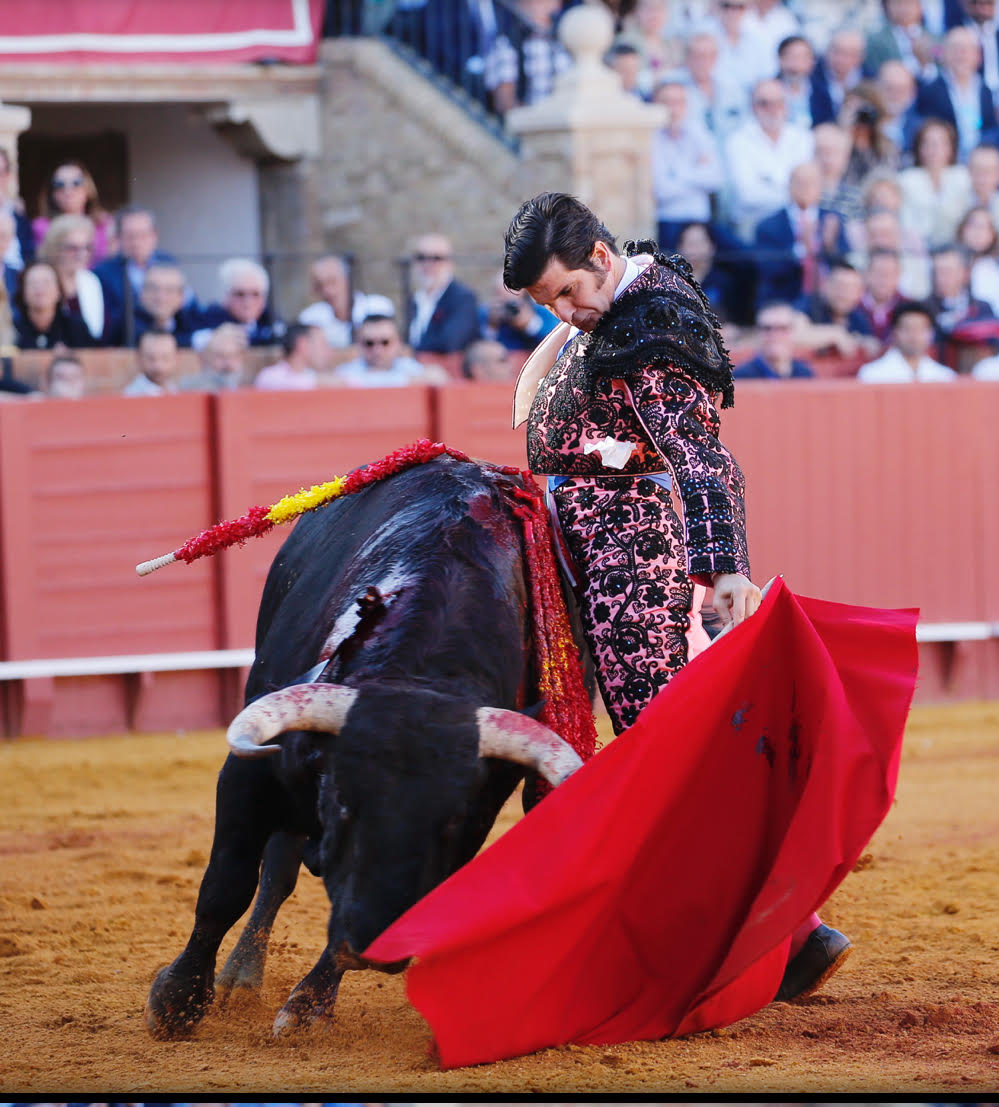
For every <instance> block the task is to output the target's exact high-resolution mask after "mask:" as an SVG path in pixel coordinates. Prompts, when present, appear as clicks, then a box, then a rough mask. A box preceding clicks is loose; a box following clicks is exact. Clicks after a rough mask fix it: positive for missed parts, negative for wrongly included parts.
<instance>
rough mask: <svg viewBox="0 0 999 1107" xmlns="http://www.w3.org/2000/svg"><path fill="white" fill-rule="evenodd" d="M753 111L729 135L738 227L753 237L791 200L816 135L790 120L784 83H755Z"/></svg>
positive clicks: (745, 237) (727, 154) (745, 235)
mask: <svg viewBox="0 0 999 1107" xmlns="http://www.w3.org/2000/svg"><path fill="white" fill-rule="evenodd" d="M752 108H753V117H752V118H751V119H748V120H747V121H746V122H745V123H743V124H742V125H741V126H740V127H739V128H738V129H737V130H735V131H733V132H732V134H730V135H729V137H728V138H727V139H726V141H725V161H726V165H727V168H728V177H729V187H730V190H731V215H732V218H733V220H734V222H735V225H736V233H737V234H738V235H739V237H741V238H742V239H743V240H747V241H748V240H752V238H753V236H754V235H755V233H756V224H757V223H759V221H760V220H761V219H763V218H765V217H766V216H768V215H770V214H772V213H773V212H774V211H776V210H777V209H779V208H781V207H783V206H784V205H785V204H786V203H787V202H788V181H789V180H790V177H791V170H792V169H793V168H794V167H795V166H796V165H800V164H801V163H802V162H803V161H809V160H810V159H811V156H812V149H813V143H812V135H811V132H810V131H806V130H805V129H804V128H803V127H798V126H796V125H795V124H793V123H788V122H787V104H786V102H785V99H784V88H783V85H781V83H780V82H779V81H776V80H773V79H770V80H766V81H760V82H759V83H758V84H757V85H756V86H755V88H754V89H753V99H752Z"/></svg>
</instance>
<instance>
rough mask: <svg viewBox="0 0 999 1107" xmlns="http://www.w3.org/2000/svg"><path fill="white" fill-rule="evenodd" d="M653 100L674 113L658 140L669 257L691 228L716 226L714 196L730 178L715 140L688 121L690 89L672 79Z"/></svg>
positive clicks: (662, 238)
mask: <svg viewBox="0 0 999 1107" xmlns="http://www.w3.org/2000/svg"><path fill="white" fill-rule="evenodd" d="M652 99H653V101H654V102H655V103H657V104H662V105H663V106H664V107H665V108H666V110H667V112H668V113H669V121H668V122H667V124H666V126H665V127H663V128H662V129H661V130H658V131H656V133H655V134H654V135H653V136H652V190H653V193H654V195H655V200H656V219H657V220H658V223H659V245H660V246H661V247H662V248H663V249H664V250H666V251H667V253H668V252H670V251H672V250H673V249H675V248H676V240H677V238H678V237H679V235H680V231H681V229H682V228H683V227H684V226H685V225H686V224H687V223H707V222H710V220H711V194H712V193H713V192H717V191H718V190H719V189H720V188H721V187H722V185H723V184H724V181H725V177H724V174H723V172H722V165H721V158H720V157H719V156H718V146H717V142H716V140H715V138H714V136H713V135H711V134H710V133H709V132H708V131H707V130H705V129H704V128H703V127H702V126H701V125H700V124H699V123H694V122H691V120H690V119H689V118H688V111H687V108H688V102H687V86H686V85H685V84H684V83H683V82H682V81H681V80H680V79H678V78H677V79H672V78H671V79H667V80H665V81H662V82H661V83H660V84H659V85H657V86H656V89H655V91H654V92H653V94H652Z"/></svg>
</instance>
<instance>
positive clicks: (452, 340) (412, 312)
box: [409, 234, 480, 354]
mask: <svg viewBox="0 0 999 1107" xmlns="http://www.w3.org/2000/svg"><path fill="white" fill-rule="evenodd" d="M412 259H413V268H412V275H413V286H414V291H413V295H412V296H411V297H410V300H409V344H410V345H411V346H412V347H413V349H414V350H420V351H424V350H425V351H430V352H431V353H435V354H453V353H457V352H458V351H460V350H464V348H465V347H466V346H467V345H468V344H469V343H470V342H474V341H475V340H476V339H477V338H479V337H480V334H479V301H478V297H477V296H476V295H475V293H474V292H473V291H472V289H470V288H468V287H466V286H465V285H463V284H461V283H460V282H459V281H457V280H455V277H454V253H453V251H452V249H451V242H450V240H449V239H448V238H447V237H446V236H445V235H442V234H425V235H422V236H421V237H420V238H418V239H417V240H416V242H415V243H414V245H413V254H412Z"/></svg>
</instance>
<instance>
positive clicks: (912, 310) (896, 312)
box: [891, 300, 936, 327]
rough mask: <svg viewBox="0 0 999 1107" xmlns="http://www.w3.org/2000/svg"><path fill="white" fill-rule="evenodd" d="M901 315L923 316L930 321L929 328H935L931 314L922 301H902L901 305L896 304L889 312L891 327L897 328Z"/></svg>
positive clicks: (934, 321)
mask: <svg viewBox="0 0 999 1107" xmlns="http://www.w3.org/2000/svg"><path fill="white" fill-rule="evenodd" d="M903 315H923V316H925V317H926V318H927V319H928V320H929V321H930V326H931V327H935V326H936V320H935V319H934V317H933V312H932V311H930V309H929V306H928V305H927V304H925V303H923V301H922V300H902V301H901V303H898V304H896V305H895V306H894V307H893V308H892V312H891V325H892V326H893V327H896V326H898V321H899V320H900V319H901V318H902V316H903Z"/></svg>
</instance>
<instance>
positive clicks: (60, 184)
mask: <svg viewBox="0 0 999 1107" xmlns="http://www.w3.org/2000/svg"><path fill="white" fill-rule="evenodd" d="M52 187H53V189H55V191H56V192H61V191H62V189H64V188H83V178H82V177H56V178H55V180H54V181H53V182H52Z"/></svg>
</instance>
